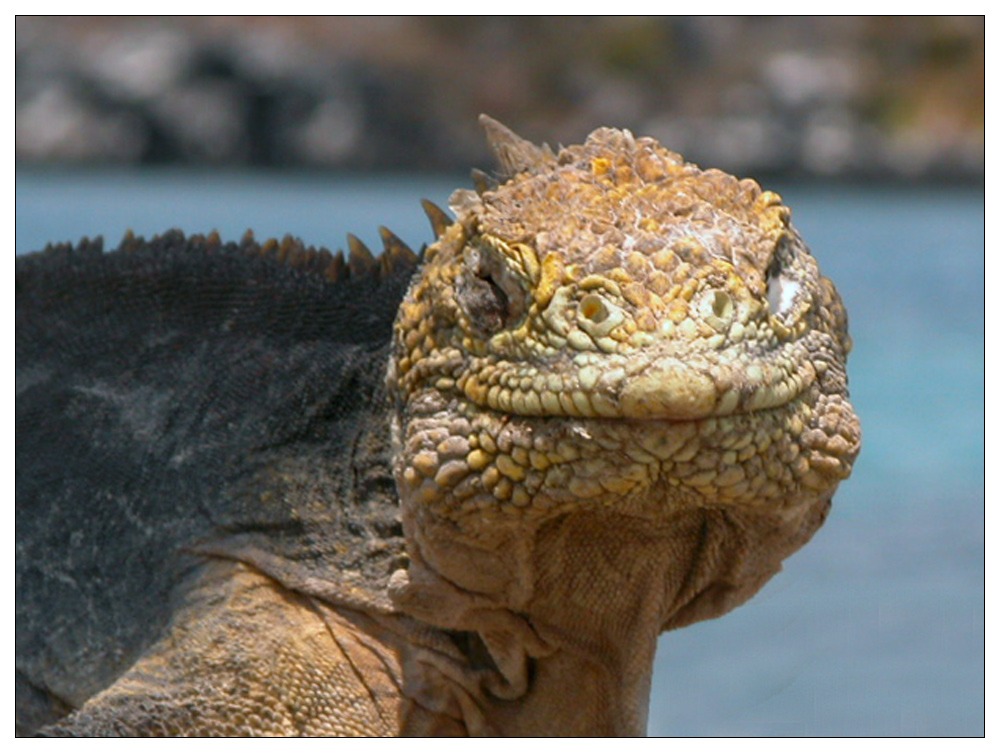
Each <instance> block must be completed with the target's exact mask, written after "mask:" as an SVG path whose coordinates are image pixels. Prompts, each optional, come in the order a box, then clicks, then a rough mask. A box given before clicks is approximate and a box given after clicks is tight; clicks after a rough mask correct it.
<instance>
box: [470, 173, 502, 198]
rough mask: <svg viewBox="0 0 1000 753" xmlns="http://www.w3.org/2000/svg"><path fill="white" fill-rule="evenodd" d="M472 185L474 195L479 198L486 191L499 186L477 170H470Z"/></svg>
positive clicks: (490, 177) (489, 176)
mask: <svg viewBox="0 0 1000 753" xmlns="http://www.w3.org/2000/svg"><path fill="white" fill-rule="evenodd" d="M472 184H473V185H474V186H475V188H476V193H477V194H479V195H480V196H482V195H483V194H484V193H486V192H487V191H492V190H493V189H494V188H496V187H497V185H499V184H498V183H497V181H496V180H495V179H494V178H493V177H492V176H491V175H487V174H486V173H484V172H483V171H482V170H477V169H476V168H472Z"/></svg>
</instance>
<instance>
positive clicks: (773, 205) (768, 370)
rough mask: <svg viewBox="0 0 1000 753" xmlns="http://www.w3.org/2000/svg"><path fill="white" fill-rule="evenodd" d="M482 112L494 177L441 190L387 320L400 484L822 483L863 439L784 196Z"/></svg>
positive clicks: (703, 490)
mask: <svg viewBox="0 0 1000 753" xmlns="http://www.w3.org/2000/svg"><path fill="white" fill-rule="evenodd" d="M484 125H485V126H486V129H487V134H488V136H489V138H490V140H491V144H492V145H493V147H494V150H495V152H496V153H497V156H498V159H499V162H500V165H501V167H502V169H503V171H504V174H503V175H502V177H501V179H502V180H505V182H502V183H501V184H499V185H497V186H495V187H491V186H490V185H487V184H486V183H485V182H482V181H481V185H480V193H476V192H472V191H459V192H456V194H455V195H454V196H453V197H452V201H451V208H452V210H453V211H454V212H455V213H456V215H457V220H456V222H455V223H454V224H452V225H451V226H450V227H449V228H448V229H447V230H446V231H445V232H444V233H443V235H442V236H441V237H440V238H439V240H438V241H437V243H435V244H434V245H433V246H431V247H430V248H429V249H428V251H427V254H426V257H425V263H424V266H423V268H422V270H421V272H420V273H419V274H418V276H417V278H416V280H415V282H414V284H413V285H412V287H411V290H410V292H409V294H408V296H407V298H406V301H405V302H404V304H403V305H402V307H401V309H400V313H399V317H398V319H397V324H396V330H395V333H396V334H395V355H394V363H393V367H392V369H391V370H390V371H391V373H390V379H389V382H390V389H391V390H393V392H394V393H395V394H396V396H397V399H398V404H399V406H400V411H401V414H402V419H403V423H404V425H405V426H406V429H405V436H403V437H402V440H401V441H402V442H403V447H402V450H403V452H402V456H401V465H400V470H399V474H398V475H399V480H400V484H401V490H402V491H403V493H404V497H406V496H407V495H413V496H414V498H415V500H416V501H417V502H418V503H421V504H427V505H435V506H439V505H441V506H444V507H447V508H448V509H450V510H451V512H452V513H455V512H457V511H466V512H467V511H469V510H472V509H476V510H478V511H479V513H478V514H480V515H482V514H500V515H502V514H504V511H506V512H507V513H510V512H512V511H518V510H520V511H524V510H530V511H531V512H539V511H551V510H553V509H563V508H564V507H565V506H566V505H571V504H579V503H580V502H581V501H583V500H591V501H593V502H595V503H600V504H614V505H622V504H636V505H638V506H639V507H643V506H644V505H649V504H653V505H655V504H656V502H657V500H662V499H663V498H665V496H669V497H670V499H671V501H672V503H677V504H682V503H684V502H685V501H687V502H691V503H693V504H702V503H705V502H710V503H715V502H722V503H741V504H753V505H756V504H767V505H770V506H772V507H773V506H775V505H779V506H781V505H789V506H792V505H795V504H796V503H797V502H799V501H801V499H802V498H803V497H808V498H809V499H817V498H820V497H829V495H830V494H832V490H833V489H834V488H835V486H836V484H837V482H838V481H839V480H841V479H843V478H845V477H846V476H847V475H848V474H849V473H850V468H851V464H852V462H853V460H854V457H855V456H856V454H857V451H858V447H859V428H858V422H857V419H856V417H855V415H854V413H853V409H852V408H851V405H850V403H849V402H848V400H847V390H846V375H845V362H846V356H847V353H848V351H849V348H850V341H849V338H848V336H847V326H846V314H845V312H844V309H843V306H842V304H841V302H840V299H839V297H838V296H837V293H836V291H835V290H834V288H833V285H832V284H831V283H830V282H829V281H828V280H827V279H825V278H823V277H822V276H821V275H820V273H819V270H818V267H817V265H816V262H815V260H814V259H813V257H812V256H811V255H810V254H809V251H808V250H807V248H806V246H805V244H804V243H803V242H802V240H801V238H800V237H799V236H798V234H797V233H796V232H795V230H794V229H793V228H792V226H791V224H790V212H789V210H788V209H787V207H785V206H783V205H782V204H781V200H780V197H778V196H777V195H776V194H774V193H771V192H763V191H761V189H760V188H759V187H758V185H757V184H756V183H754V182H753V181H750V180H742V181H741V180H737V179H736V178H733V177H732V176H729V175H727V174H725V173H722V172H719V171H717V170H707V171H703V170H701V169H699V168H698V167H697V166H695V165H692V164H689V163H685V162H684V161H683V159H682V158H681V157H680V156H679V155H677V154H674V153H673V152H670V151H668V150H667V149H664V148H663V147H661V146H660V145H659V144H658V143H657V142H656V141H654V140H653V139H649V138H639V139H636V138H634V137H633V136H632V134H630V133H629V132H628V131H619V130H613V129H608V128H604V129H600V130H597V131H595V132H594V133H592V134H591V135H590V136H589V138H588V139H587V141H586V142H585V143H584V144H583V145H580V146H573V147H568V148H563V149H561V150H560V151H559V153H558V154H553V153H552V152H551V151H550V150H549V149H548V148H547V147H536V146H534V145H532V144H529V143H528V142H526V141H524V140H522V139H520V138H519V137H517V136H515V135H514V134H512V133H511V132H510V131H508V130H507V129H506V128H504V127H503V126H501V125H500V124H498V123H496V122H495V121H491V120H489V119H485V118H484ZM668 488H669V490H670V493H669V494H668V495H665V494H664V493H663V490H664V489H668ZM522 514H523V513H522Z"/></svg>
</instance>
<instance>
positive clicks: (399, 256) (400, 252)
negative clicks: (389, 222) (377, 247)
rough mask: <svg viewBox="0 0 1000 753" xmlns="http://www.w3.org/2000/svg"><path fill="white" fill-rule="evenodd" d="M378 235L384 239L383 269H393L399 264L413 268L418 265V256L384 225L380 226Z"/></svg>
mask: <svg viewBox="0 0 1000 753" xmlns="http://www.w3.org/2000/svg"><path fill="white" fill-rule="evenodd" d="M378 234H379V235H380V236H381V237H382V248H383V252H382V260H383V265H382V266H383V268H385V269H393V268H395V266H396V264H398V263H402V264H409V265H411V266H412V265H413V264H416V263H417V255H416V254H415V253H413V249H411V248H410V247H409V246H407V245H406V244H405V243H404V242H403V241H402V240H400V239H399V237H398V236H397V235H396V234H395V233H394V232H392V231H391V230H390V229H389V228H387V227H385V226H384V225H382V226H380V227H379V229H378Z"/></svg>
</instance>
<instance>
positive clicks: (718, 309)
mask: <svg viewBox="0 0 1000 753" xmlns="http://www.w3.org/2000/svg"><path fill="white" fill-rule="evenodd" d="M712 313H713V314H715V315H716V316H717V317H719V318H720V319H728V318H729V317H730V316H732V314H733V299H732V298H730V297H729V294H728V293H723V292H722V291H721V290H716V291H715V294H714V295H713V296H712Z"/></svg>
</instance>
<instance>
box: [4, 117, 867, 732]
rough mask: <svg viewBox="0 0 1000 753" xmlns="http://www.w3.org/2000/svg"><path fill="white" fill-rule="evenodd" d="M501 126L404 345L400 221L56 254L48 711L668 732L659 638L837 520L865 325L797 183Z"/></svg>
mask: <svg viewBox="0 0 1000 753" xmlns="http://www.w3.org/2000/svg"><path fill="white" fill-rule="evenodd" d="M483 123H484V125H485V127H486V130H487V134H488V137H489V140H490V143H491V145H492V146H493V148H494V150H495V152H496V154H497V157H498V159H499V163H500V167H501V171H502V173H501V182H499V183H495V182H493V181H491V180H490V179H489V178H487V177H486V176H484V175H479V176H478V178H477V191H476V192H472V191H459V192H457V193H456V194H455V195H454V196H453V199H452V208H453V210H454V212H455V213H456V219H455V220H454V221H452V220H450V219H448V218H447V217H446V216H445V215H444V213H443V212H441V211H440V210H437V209H436V208H434V207H432V206H429V207H428V213H429V214H430V216H431V220H432V223H433V225H434V227H435V231H436V234H437V235H438V240H437V242H436V243H434V245H432V246H431V247H430V248H429V249H428V250H427V252H426V254H425V255H424V258H423V262H422V265H421V266H420V268H419V270H418V271H417V272H416V274H415V276H414V277H413V279H412V282H411V284H410V287H409V291H408V293H407V295H406V297H405V299H404V300H403V302H402V304H401V305H400V306H399V310H398V314H397V317H396V320H395V325H394V328H393V333H392V342H391V343H389V342H388V341H387V338H388V337H389V329H390V319H391V312H390V310H389V309H387V308H386V306H385V305H383V304H384V302H385V301H386V300H390V299H391V301H392V304H391V306H392V307H395V305H396V301H398V300H399V296H400V295H401V290H402V285H403V284H405V279H406V278H407V276H408V275H409V274H410V270H411V269H412V268H413V265H415V264H416V261H417V260H416V256H414V255H413V254H412V252H410V251H409V250H408V249H405V248H404V247H403V246H402V244H401V243H399V241H398V239H396V238H395V236H392V235H391V234H390V233H388V232H384V233H383V238H384V241H385V244H386V252H385V253H384V254H383V255H382V257H381V260H380V261H376V260H375V259H374V258H373V257H372V255H371V254H370V253H369V252H368V251H367V249H365V248H364V247H363V246H362V245H361V244H360V242H359V241H357V240H356V239H352V240H351V253H350V255H349V257H348V259H347V260H345V259H344V258H343V257H339V256H338V257H331V256H329V255H327V254H325V253H320V252H313V251H312V250H305V249H303V248H300V247H299V246H300V245H301V244H298V245H297V244H295V243H292V242H291V241H288V242H286V243H283V244H281V246H280V247H279V246H278V244H276V243H270V244H265V245H264V246H263V247H261V248H258V247H257V246H256V244H255V243H253V242H252V239H244V242H243V243H242V244H241V245H240V247H238V248H237V247H235V246H232V244H230V245H229V246H225V247H222V246H221V245H220V242H219V239H218V238H216V237H210V238H208V239H196V238H192V239H185V238H184V237H183V236H180V235H179V234H168V236H165V237H164V238H162V239H154V241H153V242H152V244H147V243H145V242H139V241H135V239H131V238H126V241H125V242H123V244H122V248H121V249H120V250H119V251H118V252H116V253H114V254H108V255H102V254H101V253H100V249H99V248H96V249H95V248H88V247H81V248H80V249H78V250H77V251H76V252H70V251H69V250H68V249H65V250H62V251H60V250H59V249H55V250H53V251H51V252H50V254H49V255H48V256H46V255H42V256H40V257H38V258H36V259H34V260H28V261H27V262H25V263H24V267H25V271H24V273H23V274H24V282H23V284H24V292H23V294H22V292H21V288H20V287H19V299H18V300H19V309H18V312H19V314H18V316H19V329H18V335H19V340H18V343H19V347H20V348H22V350H19V353H21V352H22V351H23V353H24V354H25V355H24V356H23V358H22V356H20V355H19V359H20V361H19V364H18V365H19V377H18V379H19V385H18V386H19V389H23V396H24V397H23V398H20V397H19V400H21V399H23V408H22V403H21V402H19V403H18V405H19V411H22V410H23V411H24V415H23V417H22V414H21V413H20V412H19V424H18V425H19V432H20V431H22V427H23V431H24V436H23V437H22V436H20V435H19V443H21V446H22V447H25V448H27V447H31V448H34V449H33V450H32V451H31V453H30V455H29V456H28V457H26V458H25V459H24V462H27V460H29V459H33V460H37V461H38V463H37V464H36V465H37V470H33V471H32V472H31V473H26V474H25V478H24V479H20V478H19V506H18V515H19V518H18V520H19V523H18V526H19V534H23V536H21V535H19V541H18V553H19V557H18V579H19V601H18V605H19V621H18V624H19V628H20V629H21V631H22V633H23V635H22V634H21V633H19V642H18V652H17V670H18V675H17V704H18V725H19V730H21V731H23V732H31V731H34V730H37V729H39V728H41V731H42V732H43V733H46V734H53V735H55V734H73V735H106V734H127V735H140V734H171V735H175V734H193V735H208V734H303V735H315V734H320V735H357V734H362V735H374V734H380V735H381V734H386V735H389V734H410V735H417V734H437V735H443V734H473V735H485V734H503V735H638V734H643V733H644V732H645V729H646V714H647V709H648V701H649V687H650V678H651V673H652V665H653V658H654V654H655V650H656V644H657V637H658V635H659V634H660V632H662V631H663V630H667V629H671V628H676V627H680V626H683V625H686V624H689V623H692V622H695V621H698V620H702V619H708V618H712V617H716V616H719V615H721V614H724V613H725V612H727V611H728V610H730V609H732V608H733V607H735V606H738V605H739V604H740V603H742V602H743V601H745V600H746V599H748V598H750V597H751V596H752V595H753V594H754V593H755V592H756V591H757V590H758V589H759V588H760V587H761V586H762V585H763V584H764V583H765V582H766V581H767V580H768V579H769V578H770V577H771V576H772V575H773V574H774V573H775V572H777V571H778V570H779V569H780V567H781V563H782V561H783V560H784V559H785V558H786V557H787V556H788V555H790V554H791V553H793V552H794V551H796V550H797V549H798V548H799V547H801V546H802V545H803V544H805V543H806V542H807V541H808V540H809V538H810V537H811V536H812V534H813V533H814V532H815V530H816V529H817V528H818V527H819V526H820V525H821V524H822V522H823V520H824V519H825V517H826V514H827V511H828V509H829V505H830V500H831V498H832V496H833V494H834V492H835V490H836V488H837V485H838V483H839V482H840V481H841V480H843V479H845V478H847V476H848V475H849V474H850V471H851V466H852V463H853V462H854V459H855V457H856V456H857V453H858V450H859V446H860V429H859V424H858V420H857V418H856V416H855V414H854V412H853V409H852V407H851V405H850V403H849V401H848V397H847V376H846V370H845V369H846V358H847V353H848V351H849V349H850V340H849V338H848V335H847V318H846V314H845V311H844V308H843V306H842V304H841V302H840V299H839V297H838V295H837V293H836V291H835V290H834V287H833V285H832V284H831V283H830V282H829V280H827V279H826V278H824V277H822V276H821V275H820V273H819V269H818V267H817V265H816V262H815V261H814V259H813V258H812V256H811V255H810V254H809V252H808V250H807V249H806V247H805V245H804V243H803V242H802V240H801V238H800V237H799V236H798V234H797V233H796V232H795V230H794V229H793V227H792V226H791V224H790V213H789V210H788V209H787V208H786V207H784V206H783V205H782V204H781V201H780V199H779V197H778V196H776V195H775V194H773V193H769V192H762V191H761V190H760V188H759V187H758V186H757V184H756V183H754V182H752V181H739V180H737V179H735V178H733V177H731V176H728V175H725V174H723V173H721V172H718V171H714V170H708V171H702V170H700V169H699V168H697V167H696V166H694V165H691V164H687V163H685V162H684V161H683V160H682V159H681V158H680V157H679V156H678V155H676V154H674V153H672V152H669V151H667V150H666V149H664V148H662V147H661V146H659V145H658V144H657V143H656V142H655V141H653V140H651V139H635V138H633V136H632V135H631V134H630V133H628V132H627V131H617V130H611V129H601V130H598V131H595V132H594V133H593V134H591V136H590V137H589V138H588V139H587V141H586V143H585V144H583V145H581V146H574V147H569V148H565V149H562V150H560V151H559V153H558V154H555V153H553V152H552V151H550V150H549V149H548V148H547V147H536V146H534V145H532V144H530V143H528V142H526V141H524V140H522V139H520V138H519V137H517V136H515V135H514V134H513V133H511V132H510V131H508V130H507V129H506V128H504V127H503V126H501V125H500V124H498V123H496V122H495V121H492V120H490V119H488V118H484V119H483ZM133 245H134V246H136V248H137V249H138V250H137V251H134V252H133V250H132V246H133ZM273 255H276V256H275V258H272V256H273ZM251 262H252V263H251ZM380 270H381V271H380ZM84 273H86V274H84ZM383 277H384V278H385V280H382V281H381V282H380V279H381V278H383ZM20 279H21V278H19V280H20ZM78 280H79V281H83V282H81V283H80V284H81V285H88V284H89V286H90V287H88V288H86V289H85V290H83V291H82V292H81V293H80V294H79V299H77V298H75V297H74V296H75V295H76V289H75V288H76V284H77V281H78ZM87 281H89V282H87ZM29 283H30V284H29ZM67 283H68V284H69V286H70V287H69V289H68V291H69V292H65V293H61V292H60V291H64V290H67V288H66V285H67ZM20 284H21V283H20V282H19V285H20ZM52 286H54V287H52ZM52 291H55V292H52ZM102 291H103V292H102ZM108 291H110V292H108ZM121 291H133V292H132V293H131V294H128V293H122V292H121ZM189 298H190V300H189ZM22 299H23V303H22ZM112 299H113V300H112ZM77 300H78V301H79V302H80V304H81V307H74V306H72V305H69V304H68V303H67V302H68V301H69V302H72V301H77ZM22 305H23V311H24V313H23V314H22V313H21V312H22V308H20V307H21V306H22ZM36 322H42V324H38V326H35V327H34V328H32V326H29V325H33V323H36ZM133 323H135V326H134V327H133ZM345 323H346V324H345ZM147 328H148V329H147ZM22 330H23V331H22ZM87 338H89V339H87ZM109 338H112V339H111V340H109ZM83 341H86V342H83ZM189 341H190V342H189ZM109 342H110V343H111V344H110V345H108V343H109ZM87 343H92V344H94V347H97V346H100V348H103V350H101V356H100V358H96V357H93V356H92V350H93V348H92V347H90V346H88V345H87ZM164 343H170V344H171V346H170V347H163V344H164ZM100 348H99V349H100ZM390 350H391V355H389V356H388V358H389V362H388V369H387V371H386V372H385V383H384V385H383V384H382V382H381V381H380V379H378V378H377V377H376V376H375V375H376V374H380V373H382V370H383V364H384V363H385V361H386V357H387V354H388V353H389V352H390ZM105 351H108V352H105ZM36 362H37V363H36ZM120 364H123V365H120ZM21 367H23V368H21ZM22 372H23V373H22ZM121 372H124V373H121ZM383 388H384V390H383ZM386 393H387V395H388V399H386ZM192 402H193V403H194V408H195V409H194V410H192V406H191V405H190V403H192ZM46 432H48V433H46ZM22 439H23V440H24V441H23V442H21V440H22ZM28 439H30V440H31V442H28V441H27V440H28ZM53 448H55V449H53ZM24 451H25V453H28V450H24ZM36 455H37V456H38V457H36ZM49 455H52V457H49ZM95 457H96V458H97V460H94V458H95ZM21 463H22V461H21V460H19V464H21ZM95 465H98V466H99V468H97V469H96V470H95V468H94V466H95ZM175 466H176V468H182V470H183V474H182V475H178V472H177V470H176V469H175ZM32 468H33V469H35V468H36V466H32ZM67 468H68V469H71V470H65V469H67ZM61 474H62V475H61ZM64 476H66V478H64ZM393 478H394V479H395V490H394V489H393V483H392V479H393ZM22 482H23V483H22ZM35 482H37V483H35ZM22 486H23V493H22ZM396 492H398V503H399V506H398V507H397V498H396ZM74 495H75V496H74ZM22 497H23V499H22ZM108 500H111V501H112V502H113V503H114V504H112V502H108ZM115 505H117V507H116V506H115ZM119 508H120V509H121V510H124V511H127V512H128V513H129V514H128V515H124V514H122V513H120V512H116V511H117V510H118V509H119ZM400 512H401V517H402V534H403V536H400V530H399V520H398V517H397V515H398V514H399V513H400ZM20 516H23V517H20ZM67 521H69V522H67ZM88 526H91V528H88ZM77 528H80V529H86V530H76V529H77ZM78 535H79V536H78ZM404 537H405V549H406V551H405V555H404V553H403V551H402V549H403V542H404ZM22 538H23V541H22ZM77 538H79V541H77ZM74 542H76V543H74ZM80 542H82V543H80ZM135 549H141V550H142V551H140V552H138V554H140V555H142V556H139V557H135V556H134V555H135V554H136V552H135V551H134V550H135ZM98 555H104V556H98ZM119 560H121V561H129V562H132V561H135V562H136V563H137V564H136V565H135V567H136V568H137V569H135V570H128V569H126V570H124V571H123V570H122V568H120V567H119V565H118V564H117V563H118V561H119ZM81 563H82V564H81ZM143 567H145V569H143ZM79 571H82V572H84V573H96V574H97V580H96V582H94V581H88V582H86V583H83V582H77V580H76V578H77V577H78V576H79V577H83V576H82V575H80V572H79ZM154 576H155V577H154ZM91 577H93V576H91ZM102 578H103V580H102ZM95 583H96V584H95ZM101 583H104V585H101ZM22 584H23V585H22ZM83 586H86V587H83ZM112 586H121V587H120V588H118V589H117V590H115V589H113V588H111V587H112ZM150 589H153V590H154V591H155V593H156V594H163V596H162V597H160V596H158V597H157V598H156V599H153V602H154V603H153V604H152V605H149V604H146V606H145V609H146V610H147V612H149V613H150V614H152V616H150V614H142V615H141V617H140V616H137V615H136V614H134V613H132V612H130V611H129V609H128V607H129V606H131V603H132V602H133V601H135V602H139V601H141V600H142V599H143V598H145V597H147V595H148V592H149V591H150ZM112 591H113V593H112ZM116 595H117V597H118V601H115V597H116ZM105 596H108V599H105ZM167 596H169V602H168V603H165V604H164V601H165V600H166V599H167ZM123 600H124V601H127V602H129V604H127V605H126V606H125V608H122V605H121V604H120V603H119V602H120V601H123ZM147 601H148V599H147ZM161 607H162V608H161ZM74 610H75V611H74ZM22 613H23V614H22ZM154 618H155V620H154ZM140 619H141V622H140V621H139V620H140ZM78 623H82V627H81V624H78ZM153 623H155V624H153ZM102 631H103V632H102ZM22 646H23V648H22ZM98 691H100V692H98ZM46 725H48V726H46Z"/></svg>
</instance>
